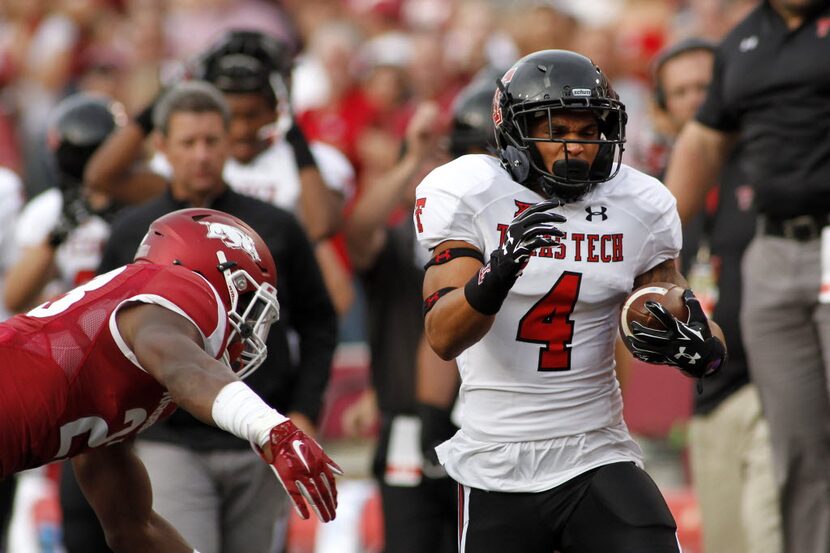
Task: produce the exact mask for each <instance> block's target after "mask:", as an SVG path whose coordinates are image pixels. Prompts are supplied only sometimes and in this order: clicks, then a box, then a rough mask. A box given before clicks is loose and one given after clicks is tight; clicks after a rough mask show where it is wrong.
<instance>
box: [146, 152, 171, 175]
mask: <svg viewBox="0 0 830 553" xmlns="http://www.w3.org/2000/svg"><path fill="white" fill-rule="evenodd" d="M147 167H148V168H149V169H150V171H152V172H153V173H155V174H157V175H160V176H162V177H164V178H166V179H169V178H171V177H172V176H173V168H172V167H170V162H169V161H167V158H166V157H164V154H162V153H161V152H156V153H155V154H153V157H151V158H150V161H149V162H147Z"/></svg>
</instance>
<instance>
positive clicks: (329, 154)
mask: <svg viewBox="0 0 830 553" xmlns="http://www.w3.org/2000/svg"><path fill="white" fill-rule="evenodd" d="M311 153H312V154H313V155H314V160H315V161H316V162H317V165H318V167H319V168H320V174H321V176H322V177H323V181H324V182H325V183H326V186H328V187H329V188H330V189H331V190H334V191H336V192H339V193H340V194H342V195H343V197H344V198H345V199H346V200H349V199H350V198H351V197H352V196H353V195H354V182H355V174H354V168H353V167H352V164H351V163H350V162H349V160H348V158H346V156H344V155H343V154H342V153H340V150H338V149H337V148H335V147H334V146H329V145H328V144H324V143H322V142H313V143H312V144H311Z"/></svg>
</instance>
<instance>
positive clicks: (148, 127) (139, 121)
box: [133, 100, 156, 136]
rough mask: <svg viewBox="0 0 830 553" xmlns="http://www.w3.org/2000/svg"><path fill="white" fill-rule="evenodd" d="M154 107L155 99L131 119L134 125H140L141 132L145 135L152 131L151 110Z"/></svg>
mask: <svg viewBox="0 0 830 553" xmlns="http://www.w3.org/2000/svg"><path fill="white" fill-rule="evenodd" d="M155 109H156V101H155V100H153V101H152V102H150V104H149V105H148V106H147V107H145V108H144V109H143V110H141V111H140V112H139V113H138V115H136V116H135V117H133V121H134V122H135V124H136V125H138V126H139V127H141V130H142V132H144V134H145V136H146V135H148V134H150V133H151V132H153V128H154V127H155V125H153V111H154V110H155Z"/></svg>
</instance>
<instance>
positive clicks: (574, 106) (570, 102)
mask: <svg viewBox="0 0 830 553" xmlns="http://www.w3.org/2000/svg"><path fill="white" fill-rule="evenodd" d="M507 110H508V112H507V114H506V115H507V118H508V120H511V121H512V122H513V124H512V125H511V128H510V132H504V133H500V134H501V135H502V136H504V137H506V138H507V141H508V142H509V143H510V145H512V146H513V147H514V148H517V149H518V150H520V151H524V152H525V153H526V155H527V158H528V162H529V164H530V175H529V177H530V178H531V179H532V178H533V177H534V176H535V177H536V183H537V184H538V185H539V187H540V188H541V189H542V192H544V193H545V195H547V196H549V197H558V198H561V199H562V200H565V201H573V200H577V199H579V198H580V197H582V196H584V195H585V194H586V193H587V192H588V191H590V190H591V189H592V188H593V187H594V186H596V185H597V184H600V183H602V182H605V181H608V180H610V179H612V178H614V177H615V176H616V174H617V173H618V172H619V170H620V163H621V161H622V154H623V151H624V143H625V122H626V113H625V108H624V107H623V105H622V104H621V103H620V102H619V101H616V100H610V99H597V98H572V99H567V100H557V101H555V102H550V103H546V104H541V103H538V102H535V103H532V104H527V105H522V104H519V105H517V106H511V107H509V108H507ZM566 111H567V112H573V111H587V112H590V113H591V114H592V115H594V117H595V118H596V121H597V124H598V126H599V138H597V139H562V138H552V137H551V136H552V132H551V131H552V126H553V124H552V120H553V118H554V117H555V116H556V114H557V113H562V112H566ZM540 117H542V118H546V119H547V122H548V133H547V136H546V137H535V136H531V132H530V127H531V125H532V124H533V122H535V121H538V119H539V118H540ZM538 142H555V143H559V144H562V145H563V151H564V154H565V158H564V159H563V160H560V161H557V162H555V163H554V166H553V167H552V168H549V167H546V166H545V164H544V162H543V160H542V156H541V155H540V153H539V150H538V149H537V148H536V146H535V144H536V143H538ZM569 144H598V145H599V151H598V152H597V155H596V157H595V158H594V160H593V162H592V163H591V164H590V165H587V164H586V163H585V162H583V161H582V160H576V159H570V156H569V154H568V145H569Z"/></svg>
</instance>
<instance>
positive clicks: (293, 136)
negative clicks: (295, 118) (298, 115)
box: [285, 123, 317, 170]
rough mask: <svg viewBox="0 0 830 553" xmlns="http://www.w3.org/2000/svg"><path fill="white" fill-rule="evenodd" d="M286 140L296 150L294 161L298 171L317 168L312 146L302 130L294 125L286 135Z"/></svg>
mask: <svg viewBox="0 0 830 553" xmlns="http://www.w3.org/2000/svg"><path fill="white" fill-rule="evenodd" d="M285 140H286V141H287V142H288V143H289V144H291V148H292V149H293V150H294V159H295V160H296V162H297V169H298V170H302V169H305V168H306V167H317V161H315V159H314V154H312V153H311V146H309V145H308V140H306V138H305V135H304V134H303V131H302V129H300V127H299V126H298V125H297V123H294V124H293V125H291V128H290V129H288V132H287V133H285Z"/></svg>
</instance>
